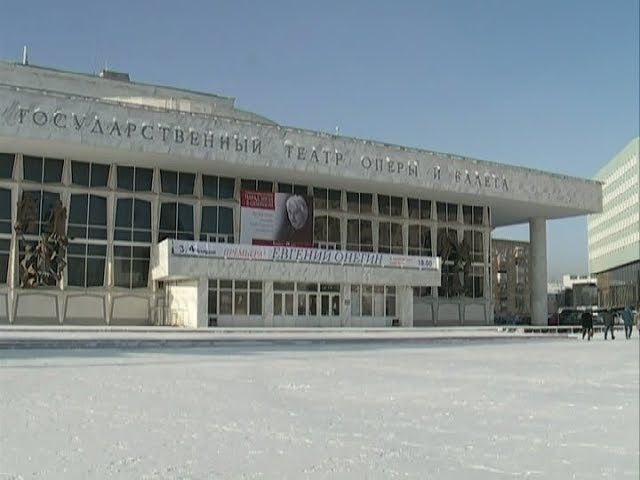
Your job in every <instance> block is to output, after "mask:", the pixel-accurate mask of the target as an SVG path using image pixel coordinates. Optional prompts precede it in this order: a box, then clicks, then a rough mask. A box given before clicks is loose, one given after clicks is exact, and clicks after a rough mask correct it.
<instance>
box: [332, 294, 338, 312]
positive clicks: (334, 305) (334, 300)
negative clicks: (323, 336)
mask: <svg viewBox="0 0 640 480" xmlns="http://www.w3.org/2000/svg"><path fill="white" fill-rule="evenodd" d="M331 315H333V316H336V315H340V296H339V295H333V296H332V297H331Z"/></svg>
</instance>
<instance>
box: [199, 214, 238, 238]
mask: <svg viewBox="0 0 640 480" xmlns="http://www.w3.org/2000/svg"><path fill="white" fill-rule="evenodd" d="M200 240H202V241H206V242H219V243H233V242H234V236H233V208H231V207H220V206H217V205H211V206H203V207H202V218H201V222H200Z"/></svg>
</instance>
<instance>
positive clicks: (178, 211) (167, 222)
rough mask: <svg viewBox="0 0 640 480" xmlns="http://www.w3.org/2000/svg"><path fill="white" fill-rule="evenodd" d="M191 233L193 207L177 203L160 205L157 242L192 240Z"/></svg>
mask: <svg viewBox="0 0 640 480" xmlns="http://www.w3.org/2000/svg"><path fill="white" fill-rule="evenodd" d="M193 231H194V230H193V205H190V204H188V203H178V202H163V203H162V204H161V205H160V229H159V231H158V241H159V242H160V241H162V240H164V239H165V238H175V239H178V240H193V235H194V233H193Z"/></svg>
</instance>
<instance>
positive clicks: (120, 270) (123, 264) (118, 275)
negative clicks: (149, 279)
mask: <svg viewBox="0 0 640 480" xmlns="http://www.w3.org/2000/svg"><path fill="white" fill-rule="evenodd" d="M115 248H117V247H114V250H115ZM113 283H114V285H115V286H116V287H125V288H129V287H130V285H131V260H130V259H129V257H128V256H127V257H125V258H118V257H116V258H114V260H113Z"/></svg>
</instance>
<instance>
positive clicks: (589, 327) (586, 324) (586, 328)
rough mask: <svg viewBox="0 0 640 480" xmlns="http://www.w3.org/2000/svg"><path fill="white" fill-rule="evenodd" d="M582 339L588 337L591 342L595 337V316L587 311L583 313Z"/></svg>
mask: <svg viewBox="0 0 640 480" xmlns="http://www.w3.org/2000/svg"><path fill="white" fill-rule="evenodd" d="M581 319H582V339H583V340H584V336H585V335H587V340H591V337H593V315H592V314H591V311H589V310H585V311H584V312H582V318H581Z"/></svg>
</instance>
